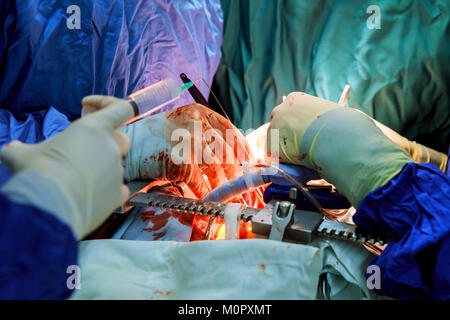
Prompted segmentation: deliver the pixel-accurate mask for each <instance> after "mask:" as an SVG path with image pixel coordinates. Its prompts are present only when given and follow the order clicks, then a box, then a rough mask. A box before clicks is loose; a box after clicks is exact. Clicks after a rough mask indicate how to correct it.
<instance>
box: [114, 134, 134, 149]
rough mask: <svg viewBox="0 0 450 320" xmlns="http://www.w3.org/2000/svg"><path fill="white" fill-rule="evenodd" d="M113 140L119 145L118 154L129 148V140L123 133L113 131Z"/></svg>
mask: <svg viewBox="0 0 450 320" xmlns="http://www.w3.org/2000/svg"><path fill="white" fill-rule="evenodd" d="M114 140H115V141H116V143H117V145H118V146H119V150H120V154H124V153H126V152H128V150H130V146H131V142H130V139H129V138H128V136H127V135H126V134H125V133H123V132H120V131H114Z"/></svg>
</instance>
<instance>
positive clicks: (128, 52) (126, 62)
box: [0, 0, 223, 298]
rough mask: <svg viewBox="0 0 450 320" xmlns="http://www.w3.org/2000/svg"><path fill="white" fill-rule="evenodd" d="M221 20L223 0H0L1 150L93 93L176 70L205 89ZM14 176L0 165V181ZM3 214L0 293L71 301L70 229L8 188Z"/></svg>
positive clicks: (47, 130) (0, 197)
mask: <svg viewBox="0 0 450 320" xmlns="http://www.w3.org/2000/svg"><path fill="white" fill-rule="evenodd" d="M77 22H79V24H78V23H77ZM222 22H223V16H222V9H221V5H220V0H183V1H171V0H158V1H156V0H154V1H143V0H117V1H109V0H97V1H92V0H80V1H76V2H74V1H70V0H61V1H54V0H33V1H29V0H6V1H0V29H1V30H0V149H1V148H2V147H3V146H4V145H5V144H6V143H8V142H10V141H12V140H20V141H22V142H26V143H37V142H40V141H42V140H45V139H47V138H50V137H51V136H53V135H55V134H57V133H59V132H61V131H62V130H64V129H65V128H66V127H67V126H68V125H69V124H70V121H72V120H75V119H76V118H78V117H79V115H80V110H81V105H80V101H81V99H82V98H83V97H84V96H87V95H89V94H105V95H113V96H116V97H119V98H123V97H126V96H127V95H129V94H130V93H132V92H135V91H137V90H139V89H142V88H144V87H146V86H148V85H150V84H152V83H154V82H156V81H158V80H161V79H164V78H166V77H172V78H174V79H177V81H179V82H180V83H181V80H180V79H179V74H180V73H185V74H187V76H188V77H190V78H191V79H193V80H196V79H199V78H203V79H204V80H205V82H206V83H209V85H211V83H212V79H213V76H214V74H215V72H216V69H217V66H218V64H219V60H220V56H221V50H220V49H221V44H222ZM199 89H200V90H201V91H202V93H203V95H204V96H206V97H207V96H208V95H209V89H208V88H207V86H204V85H202V82H201V83H200V85H199ZM191 102H193V99H192V98H191V97H190V96H189V95H187V94H184V95H182V96H181V98H180V99H179V101H178V104H181V105H182V104H187V103H191ZM169 107H170V106H168V108H169ZM10 176H11V173H10V172H9V171H8V170H7V169H6V168H4V167H0V185H1V184H2V183H4V182H5V181H7V180H8V178H9V177H10ZM0 211H1V212H0V223H1V225H0V298H65V297H67V296H68V295H69V294H70V291H68V289H67V286H66V283H65V281H66V279H67V278H68V277H69V276H70V274H66V268H67V267H68V266H69V265H73V264H76V242H75V239H74V237H73V235H72V232H71V230H70V228H69V227H67V226H65V225H64V224H63V223H62V222H60V221H59V220H58V219H57V218H55V217H54V216H53V215H52V214H51V213H48V212H43V211H42V210H39V209H38V208H33V207H27V206H23V205H20V204H17V203H14V202H12V201H10V200H9V199H8V198H7V197H6V196H5V195H4V194H0Z"/></svg>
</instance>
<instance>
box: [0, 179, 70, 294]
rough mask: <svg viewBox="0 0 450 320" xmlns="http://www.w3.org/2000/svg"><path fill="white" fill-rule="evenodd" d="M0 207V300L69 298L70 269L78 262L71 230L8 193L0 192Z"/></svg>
mask: <svg viewBox="0 0 450 320" xmlns="http://www.w3.org/2000/svg"><path fill="white" fill-rule="evenodd" d="M12 179H14V177H13V178H12ZM12 179H11V180H12ZM0 208H2V210H1V212H0V299H64V298H68V297H69V296H70V294H71V293H72V290H71V289H69V288H68V286H67V280H68V278H69V276H70V275H71V274H68V273H67V270H68V269H67V268H68V267H69V266H71V265H76V264H77V242H76V240H75V237H74V235H73V233H72V231H71V229H70V228H69V227H68V226H67V225H66V224H64V223H63V222H62V221H60V220H59V219H58V218H56V217H55V216H54V215H53V214H51V213H49V212H46V211H44V210H42V209H39V208H38V207H36V206H33V205H25V204H20V203H18V202H16V201H13V200H12V199H11V198H10V197H9V196H8V195H7V193H5V192H0Z"/></svg>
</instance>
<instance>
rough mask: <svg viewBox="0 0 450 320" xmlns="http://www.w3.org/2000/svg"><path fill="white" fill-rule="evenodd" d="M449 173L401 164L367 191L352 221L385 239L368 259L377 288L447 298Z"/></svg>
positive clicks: (449, 276) (414, 296) (398, 295)
mask: <svg viewBox="0 0 450 320" xmlns="http://www.w3.org/2000/svg"><path fill="white" fill-rule="evenodd" d="M449 208H450V178H449V177H448V176H446V175H445V174H444V173H442V172H441V171H440V170H439V169H438V168H437V167H435V166H433V165H431V164H414V163H408V164H406V165H405V166H404V167H403V169H402V171H401V172H400V173H399V174H398V175H397V176H396V177H394V178H393V179H391V181H389V182H388V183H387V184H385V185H384V186H382V187H379V188H377V189H375V190H374V191H372V192H371V193H369V194H368V195H367V196H366V197H365V198H364V199H363V201H362V202H361V204H360V205H359V207H358V210H357V212H356V214H355V216H354V218H353V219H354V222H355V223H356V224H357V225H358V227H362V228H365V229H368V230H371V231H373V232H376V233H378V234H384V235H386V236H387V237H388V238H389V239H390V243H389V245H388V246H387V247H386V249H385V250H384V252H383V253H382V254H381V255H380V256H379V257H378V258H376V259H374V261H372V264H375V265H378V266H379V267H380V271H381V289H379V290H377V291H376V292H377V293H380V294H384V295H389V296H392V297H394V298H399V299H450V274H449V273H448V266H449V265H450V215H449Z"/></svg>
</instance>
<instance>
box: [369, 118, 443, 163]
mask: <svg viewBox="0 0 450 320" xmlns="http://www.w3.org/2000/svg"><path fill="white" fill-rule="evenodd" d="M373 121H374V122H375V124H376V126H377V127H378V128H379V129H380V130H381V131H382V132H383V133H384V135H385V136H386V137H388V138H389V139H390V140H391V141H392V142H394V143H395V144H396V145H398V146H399V147H401V148H403V149H404V150H405V151H406V152H408V153H409V154H410V156H411V157H412V158H413V160H414V161H415V162H416V163H431V164H433V165H435V166H436V167H438V168H439V169H440V170H441V171H442V172H444V170H445V168H446V165H447V156H446V155H445V154H443V153H441V152H438V151H436V150H434V149H431V148H428V147H426V146H424V145H422V144H420V143H417V142H415V141H410V140H408V139H407V138H405V137H403V136H402V135H400V134H398V133H397V132H395V131H394V130H392V129H391V128H389V127H387V126H385V125H384V124H382V123H380V122H378V121H377V120H375V119H373Z"/></svg>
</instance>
